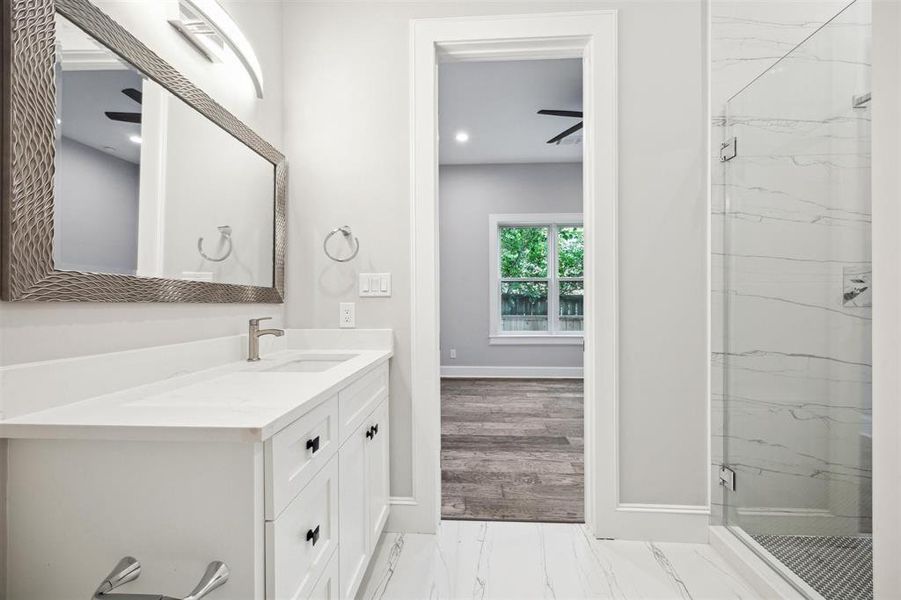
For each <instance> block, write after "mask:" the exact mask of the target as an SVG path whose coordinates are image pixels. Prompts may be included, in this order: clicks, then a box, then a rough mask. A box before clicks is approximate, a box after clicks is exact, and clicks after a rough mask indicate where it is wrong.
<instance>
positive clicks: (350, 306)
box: [338, 302, 357, 329]
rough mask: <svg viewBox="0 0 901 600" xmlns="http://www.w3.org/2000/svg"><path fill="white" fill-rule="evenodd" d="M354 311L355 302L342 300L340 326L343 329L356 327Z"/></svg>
mask: <svg viewBox="0 0 901 600" xmlns="http://www.w3.org/2000/svg"><path fill="white" fill-rule="evenodd" d="M354 312H355V311H354V303H353V302H342V303H341V305H340V313H339V317H338V326H339V327H341V328H342V329H353V328H354V327H356V326H357V323H356V316H355V315H354Z"/></svg>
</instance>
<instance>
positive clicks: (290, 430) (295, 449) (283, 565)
mask: <svg viewBox="0 0 901 600" xmlns="http://www.w3.org/2000/svg"><path fill="white" fill-rule="evenodd" d="M351 427H354V429H351ZM265 458H266V477H267V479H266V518H267V522H266V598H267V600H283V599H285V600H287V599H291V600H294V599H306V598H313V597H329V598H353V596H354V594H356V591H357V589H358V588H359V585H360V582H361V581H362V579H363V575H364V574H365V573H366V567H367V566H368V564H369V559H370V557H371V556H372V552H373V549H374V547H375V544H376V543H377V542H378V538H379V535H381V532H382V529H383V528H384V526H385V522H386V520H387V517H388V365H387V364H385V365H382V366H380V367H377V368H375V369H373V370H372V371H371V372H369V373H367V374H366V375H364V376H363V377H361V378H360V379H359V380H357V381H356V382H354V383H353V384H351V385H349V386H347V387H346V388H345V389H342V390H340V391H339V392H338V394H337V395H336V396H335V397H334V398H331V399H329V400H328V401H327V402H325V403H323V404H321V405H320V406H319V407H317V408H316V409H314V410H313V411H311V412H309V413H308V414H307V415H305V416H304V417H301V418H300V419H298V420H297V421H295V422H294V423H292V424H291V425H289V426H287V427H285V428H284V429H283V430H282V431H280V432H278V433H277V434H275V435H274V436H273V437H272V438H270V439H269V440H267V441H266V443H265ZM336 574H337V579H335V575H336ZM323 577H325V578H327V579H328V581H327V582H322V583H320V579H321V578H323Z"/></svg>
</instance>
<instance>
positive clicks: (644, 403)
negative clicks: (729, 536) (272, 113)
mask: <svg viewBox="0 0 901 600" xmlns="http://www.w3.org/2000/svg"><path fill="white" fill-rule="evenodd" d="M704 7H705V2H704V0H686V1H683V2H671V1H670V0H648V1H645V2H630V1H626V0H619V1H616V2H601V1H581V2H578V1H572V2H571V1H560V2H553V1H547V2H541V1H536V2H529V1H514V2H471V1H470V2H466V1H461V2H440V1H437V0H433V1H429V2H371V1H366V2H364V1H348V2H322V1H319V2H317V1H308V2H289V3H287V4H285V18H284V21H283V23H284V31H285V32H286V33H288V35H285V36H284V39H285V45H284V47H285V112H284V115H285V140H286V151H287V155H288V160H289V161H290V162H291V168H292V171H291V187H290V194H291V196H290V197H291V200H290V201H291V208H290V211H289V212H290V216H289V219H290V222H289V239H290V243H289V257H288V272H289V274H290V277H289V280H288V306H287V321H288V324H289V325H290V326H291V327H335V326H336V325H337V321H338V304H339V302H356V303H357V310H356V321H357V327H391V328H393V329H394V331H395V336H396V338H395V342H396V343H395V357H394V360H393V362H392V371H391V426H392V430H391V452H392V460H391V493H392V494H393V495H396V496H406V495H409V494H410V493H411V491H412V481H413V474H412V470H411V466H412V462H411V457H412V456H413V455H414V452H415V449H414V448H413V447H412V429H411V427H412V425H411V416H412V413H413V403H414V402H415V401H416V399H415V398H413V397H412V394H411V390H410V378H411V372H410V370H411V361H410V343H411V342H410V312H411V294H410V207H411V202H410V101H409V89H410V19H415V18H427V17H453V16H465V15H480V14H492V13H493V14H517V13H538V12H561V11H579V10H599V9H617V10H618V11H619V17H618V19H619V48H618V63H619V75H618V95H619V110H618V120H619V148H618V156H617V158H618V165H619V197H618V198H617V199H616V200H617V202H618V206H619V215H618V228H619V249H620V252H619V261H620V276H619V298H620V307H621V312H620V321H619V339H620V357H619V359H620V360H619V391H620V402H619V409H620V412H619V429H620V436H619V440H620V452H619V456H618V458H619V462H620V473H621V481H620V492H621V493H620V496H621V500H622V501H623V502H638V503H663V504H690V505H703V504H706V502H707V488H706V484H707V468H706V463H707V445H708V438H707V418H708V415H707V371H708V368H707V367H708V360H707V299H708V294H707V264H708V255H707V222H708V216H709V215H708V211H707V188H706V174H707V168H708V161H707V135H706V132H707V125H708V123H707V89H706V84H707V82H706V72H707V68H706V55H707V47H706V39H707V36H706V28H705V18H706V12H705V10H704ZM333 115H339V118H330V117H331V116H333ZM604 200H605V199H601V201H604ZM344 224H348V225H351V226H352V227H353V228H354V234H356V235H358V236H359V238H360V242H361V244H362V249H361V250H360V254H359V256H358V258H357V260H355V261H354V262H352V263H348V264H346V265H339V264H337V263H334V262H332V261H329V260H328V259H327V258H326V257H325V256H324V255H323V253H322V248H321V244H322V239H323V237H324V236H325V234H327V233H328V231H329V230H330V229H332V228H334V227H337V226H339V225H344ZM368 271H375V272H382V271H391V272H392V273H393V276H394V279H393V282H392V283H393V296H392V297H391V298H387V299H372V300H361V299H360V298H358V297H357V295H356V287H357V274H358V273H359V272H368ZM649 474H653V476H649Z"/></svg>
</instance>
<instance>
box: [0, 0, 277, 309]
mask: <svg viewBox="0 0 901 600" xmlns="http://www.w3.org/2000/svg"><path fill="white" fill-rule="evenodd" d="M2 6H3V10H4V12H5V13H6V14H4V15H3V16H4V19H3V22H4V31H3V60H2V68H3V86H4V87H3V94H2V101H3V117H4V121H3V124H2V150H3V154H2V158H3V160H2V191H3V213H2V242H3V254H2V297H3V299H4V300H16V301H93V302H269V303H277V302H283V301H284V260H285V259H284V253H285V236H286V232H285V229H286V225H285V209H286V207H285V202H286V200H285V198H286V186H287V164H286V162H285V158H284V156H282V155H281V154H280V153H279V152H278V151H277V150H276V149H275V148H273V147H272V146H271V145H270V144H269V143H268V142H266V141H265V140H264V139H262V138H261V137H260V136H258V135H257V134H256V133H254V132H253V131H252V130H250V129H249V128H248V127H247V126H246V125H244V124H243V123H242V122H241V121H240V120H238V119H237V118H236V117H234V116H233V115H232V114H231V113H229V112H228V111H227V110H225V109H224V108H223V107H222V106H220V105H219V104H218V103H216V102H215V101H214V100H213V99H212V98H210V97H209V96H208V95H207V94H205V93H204V92H203V91H202V90H200V89H198V88H197V87H195V86H194V85H193V84H191V83H190V82H189V81H188V80H187V79H185V78H184V77H183V76H182V75H181V74H180V73H178V72H177V71H176V70H175V69H174V68H173V67H171V66H170V65H169V64H167V63H166V62H165V61H163V60H162V59H161V58H160V57H159V56H157V55H156V54H155V53H154V52H153V51H152V50H150V49H149V48H147V47H146V46H144V45H143V44H142V43H141V42H139V41H138V40H137V39H136V38H134V37H133V36H132V35H131V34H129V33H128V32H127V31H126V30H125V29H123V28H122V27H121V26H120V25H118V24H117V23H115V22H114V21H113V20H112V19H111V18H110V17H108V16H107V15H106V14H105V13H103V12H102V11H101V10H100V9H98V8H97V7H96V6H94V5H93V4H91V3H90V2H89V1H88V0H2Z"/></svg>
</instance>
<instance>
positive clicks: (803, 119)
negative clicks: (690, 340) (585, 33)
mask: <svg viewBox="0 0 901 600" xmlns="http://www.w3.org/2000/svg"><path fill="white" fill-rule="evenodd" d="M869 41H870V6H869V4H868V3H866V2H865V1H864V0H858V2H856V3H854V4H852V5H850V6H849V7H848V8H847V9H845V10H844V11H843V12H842V13H840V14H839V15H838V16H837V17H836V18H835V19H833V20H832V21H830V22H829V23H827V24H826V25H825V26H824V27H823V28H821V29H820V30H819V31H817V32H816V33H815V34H813V35H812V36H811V37H810V38H808V39H807V40H806V41H805V42H804V43H802V44H801V45H800V46H798V47H797V48H795V49H794V50H793V51H792V52H790V53H789V54H788V55H786V56H785V57H784V58H783V59H782V60H780V61H779V62H777V63H776V64H775V65H774V66H773V67H772V68H771V69H769V70H768V71H767V72H766V73H764V74H763V75H761V76H760V77H758V78H757V79H756V80H754V81H753V82H752V83H751V84H750V85H748V86H747V87H746V88H745V89H744V90H742V91H741V92H739V93H738V94H736V95H735V96H734V97H733V98H732V99H731V100H730V101H729V102H728V104H727V121H726V136H727V138H731V137H733V136H734V137H735V138H736V140H737V143H736V147H737V156H736V157H735V158H733V159H731V160H729V161H727V162H725V163H723V165H724V166H723V168H724V170H725V171H724V181H725V194H726V197H725V198H726V208H725V226H724V239H723V242H724V263H723V264H724V273H723V275H724V295H725V304H724V306H725V308H724V310H725V315H724V320H725V323H724V325H725V327H724V340H723V349H724V352H723V356H722V361H723V378H724V383H723V398H724V409H725V419H724V444H725V448H724V458H725V462H726V464H727V465H728V466H729V467H730V468H731V469H732V470H733V471H734V472H735V480H736V485H735V490H734V491H729V492H726V495H725V519H726V523H727V525H729V526H730V527H731V528H733V530H734V531H736V532H737V533H738V534H739V536H740V537H743V538H744V539H745V541H747V542H748V543H749V544H751V545H752V546H753V547H755V549H757V550H758V551H759V552H761V554H762V555H764V556H765V557H766V558H768V559H769V560H774V562H776V561H778V562H779V563H781V564H782V566H784V567H787V568H788V569H789V570H790V571H791V572H792V573H793V575H794V576H797V577H798V578H800V580H801V581H802V582H803V583H801V584H799V586H800V587H801V588H802V589H804V588H805V585H807V586H810V587H811V588H813V589H814V590H816V591H817V592H818V593H820V594H822V595H823V596H825V597H826V598H830V599H831V598H835V599H841V600H850V599H854V598H870V597H872V583H871V577H872V566H871V565H872V563H871V560H872V559H871V556H872V554H871V538H870V536H869V534H870V533H871V531H872V529H871V527H872V523H871V497H870V489H871V474H872V471H871V460H870V451H871V446H872V444H871V414H872V413H871V364H872V363H871V344H870V339H871V324H872V321H871V308H870V298H871V289H870V285H871V263H870V258H871V257H870V220H871V219H870V189H869V182H870V109H869V106H870V104H869V90H870V52H869Z"/></svg>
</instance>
